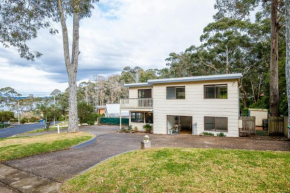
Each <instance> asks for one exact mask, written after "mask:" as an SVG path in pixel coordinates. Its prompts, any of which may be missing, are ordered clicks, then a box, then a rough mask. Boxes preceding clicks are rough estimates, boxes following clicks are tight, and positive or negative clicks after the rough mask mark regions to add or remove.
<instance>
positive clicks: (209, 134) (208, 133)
mask: <svg viewBox="0 0 290 193" xmlns="http://www.w3.org/2000/svg"><path fill="white" fill-rule="evenodd" d="M202 134H203V135H207V136H214V134H213V133H210V132H203V133H202Z"/></svg>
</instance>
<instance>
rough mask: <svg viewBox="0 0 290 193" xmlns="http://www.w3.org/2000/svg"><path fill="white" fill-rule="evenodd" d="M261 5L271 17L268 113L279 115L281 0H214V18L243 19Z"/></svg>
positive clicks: (282, 7)
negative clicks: (215, 12) (216, 10)
mask: <svg viewBox="0 0 290 193" xmlns="http://www.w3.org/2000/svg"><path fill="white" fill-rule="evenodd" d="M261 4H262V6H263V12H262V13H263V16H264V17H269V16H270V18H271V59H270V113H271V115H272V116H279V86H278V85H279V79H278V73H279V72H278V51H279V49H278V36H279V31H280V29H281V28H282V27H283V26H284V24H283V23H284V20H285V15H284V9H285V6H284V1H283V0H271V1H269V0H266V1H265V0H233V1H228V0H216V4H215V8H216V9H218V13H217V14H216V15H215V19H217V20H219V19H220V18H222V17H225V16H226V17H231V18H236V19H245V18H246V17H247V16H249V15H250V13H251V11H253V10H254V9H255V8H256V7H258V6H260V5H261Z"/></svg>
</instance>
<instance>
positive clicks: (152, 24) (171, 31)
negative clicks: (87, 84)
mask: <svg viewBox="0 0 290 193" xmlns="http://www.w3.org/2000/svg"><path fill="white" fill-rule="evenodd" d="M214 3H215V1H214V0H203V1H198V0H154V1H145V0H102V1H100V3H98V6H95V10H94V11H93V15H92V17H91V18H86V19H84V20H82V21H81V27H80V51H81V54H80V60H79V72H78V73H79V74H78V80H83V79H88V78H90V77H91V76H92V75H93V74H96V73H99V74H107V75H109V74H115V73H116V72H120V71H121V70H122V69H123V68H124V67H125V66H132V67H134V66H140V67H142V68H144V69H148V68H164V67H165V64H166V63H165V58H167V57H168V55H169V53H171V52H181V51H184V50H185V49H186V48H188V47H189V46H191V45H199V44H200V42H199V37H200V35H201V34H202V30H203V28H204V27H205V26H206V25H207V24H208V23H209V22H212V21H213V19H212V16H213V15H214V13H215V10H214ZM56 26H57V27H58V28H59V24H56ZM68 26H69V29H70V30H71V24H69V25H68ZM69 35H71V31H70V33H69ZM30 45H31V47H32V49H34V50H37V51H40V52H42V53H43V54H44V55H43V56H42V57H41V58H40V59H38V60H37V61H36V62H34V63H32V62H27V63H25V64H24V65H26V66H27V67H19V66H16V65H20V64H18V60H16V61H15V59H14V58H16V57H19V56H18V55H17V54H15V53H13V54H10V55H9V58H7V57H8V56H7V55H4V54H1V53H0V59H1V58H2V59H3V58H6V59H7V61H6V63H7V64H9V66H6V67H5V66H4V67H5V69H6V70H7V71H6V73H7V75H6V78H5V79H4V78H3V77H1V78H0V85H1V87H4V86H8V85H9V86H11V87H14V88H16V89H17V88H19V91H20V92H24V90H29V92H39V90H41V91H43V92H45V90H47V89H48V88H49V91H47V93H50V92H51V90H53V89H54V88H55V86H63V85H67V84H63V83H61V84H59V83H57V82H59V81H60V80H59V78H60V77H63V78H64V80H62V82H63V81H65V80H66V76H67V75H66V74H65V73H66V71H65V67H64V62H63V50H62V36H61V31H60V34H57V35H54V36H52V35H50V34H49V33H48V32H44V31H41V33H40V34H39V37H38V38H37V39H35V40H33V41H31V43H30ZM11 52H12V51H11ZM11 55H12V56H13V57H14V58H12V57H11ZM0 62H1V61H0ZM23 63H24V62H23ZM1 65H2V63H1ZM21 65H22V64H21ZM29 66H30V67H29ZM1 68H3V67H1ZM24 73H25V74H26V75H24ZM27 74H30V76H27ZM60 75H61V76H60ZM11 77H16V78H14V79H13V78H11ZM54 77H55V80H54V79H53V78H54ZM43 82H45V83H43ZM34 85H35V86H34ZM50 85H52V86H50ZM43 87H46V88H43ZM52 87H53V88H52ZM50 88H52V89H50ZM17 90H18V89H17ZM26 93H27V92H26Z"/></svg>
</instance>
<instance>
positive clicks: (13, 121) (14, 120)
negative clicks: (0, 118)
mask: <svg viewBox="0 0 290 193" xmlns="http://www.w3.org/2000/svg"><path fill="white" fill-rule="evenodd" d="M10 122H11V123H17V122H18V119H10Z"/></svg>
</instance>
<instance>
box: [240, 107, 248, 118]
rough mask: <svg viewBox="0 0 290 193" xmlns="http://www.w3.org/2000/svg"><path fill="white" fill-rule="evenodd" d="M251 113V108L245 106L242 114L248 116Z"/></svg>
mask: <svg viewBox="0 0 290 193" xmlns="http://www.w3.org/2000/svg"><path fill="white" fill-rule="evenodd" d="M248 115H249V109H248V108H244V109H243V110H242V116H248Z"/></svg>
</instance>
